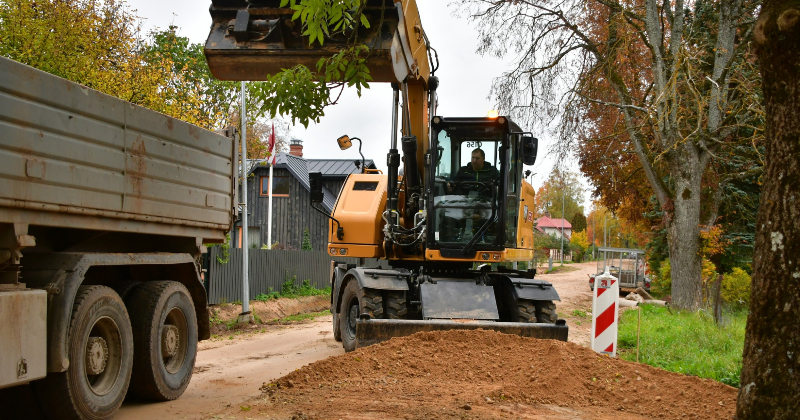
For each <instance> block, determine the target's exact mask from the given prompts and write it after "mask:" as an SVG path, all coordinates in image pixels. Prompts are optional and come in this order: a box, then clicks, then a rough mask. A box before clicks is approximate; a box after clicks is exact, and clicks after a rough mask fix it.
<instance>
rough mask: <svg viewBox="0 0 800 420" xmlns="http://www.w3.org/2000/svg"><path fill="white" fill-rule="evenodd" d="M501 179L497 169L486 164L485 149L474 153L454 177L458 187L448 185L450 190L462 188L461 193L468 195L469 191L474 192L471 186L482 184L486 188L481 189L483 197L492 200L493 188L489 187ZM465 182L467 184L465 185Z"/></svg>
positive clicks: (478, 149) (476, 150)
mask: <svg viewBox="0 0 800 420" xmlns="http://www.w3.org/2000/svg"><path fill="white" fill-rule="evenodd" d="M499 177H500V173H499V172H498V171H497V168H495V167H494V166H492V165H491V164H490V163H487V162H486V153H485V152H484V151H483V149H481V148H477V149H475V150H473V151H472V158H471V159H470V161H469V162H468V163H467V164H466V166H462V167H461V168H460V169H459V170H458V173H456V176H455V177H453V181H455V183H456V185H455V186H454V185H453V184H450V185H448V189H449V190H451V191H452V190H453V189H454V188H460V189H461V192H462V193H463V194H464V195H467V194H469V191H470V190H472V188H470V186H471V185H475V184H474V183H482V184H484V186H483V187H482V188H480V189H479V191H478V192H479V193H480V195H481V196H485V198H489V199H490V198H491V187H489V185H490V183H491V182H492V181H493V180H495V179H498V178H499ZM465 182H466V183H467V184H464V183H465Z"/></svg>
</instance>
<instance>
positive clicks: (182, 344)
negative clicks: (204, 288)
mask: <svg viewBox="0 0 800 420" xmlns="http://www.w3.org/2000/svg"><path fill="white" fill-rule="evenodd" d="M128 308H129V309H130V313H131V326H132V327H133V343H134V349H135V353H134V358H133V375H132V376H131V394H133V395H136V396H137V397H140V398H146V399H150V400H155V401H170V400H174V399H176V398H178V397H180V396H181V394H183V391H185V390H186V387H187V386H189V380H190V379H191V378H192V370H193V369H194V363H195V359H196V357H197V318H196V316H195V312H194V303H193V302H192V298H191V297H190V295H189V291H188V290H186V287H184V285H182V284H180V283H178V282H174V281H153V282H145V283H142V284H141V285H139V287H137V288H135V289H133V291H131V293H130V295H129V297H128Z"/></svg>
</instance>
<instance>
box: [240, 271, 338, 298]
mask: <svg viewBox="0 0 800 420" xmlns="http://www.w3.org/2000/svg"><path fill="white" fill-rule="evenodd" d="M296 282H297V276H293V277H292V278H289V277H288V276H287V277H286V278H285V281H284V282H283V284H282V285H281V291H280V292H276V291H273V290H272V288H271V287H270V288H269V290H268V291H267V293H259V294H258V295H257V296H256V297H255V300H258V301H261V302H269V301H270V300H273V299H278V298H288V299H297V298H300V297H304V296H327V295H330V294H331V288H330V287H325V288H323V289H318V288H317V287H316V286H314V285H313V284H311V281H310V280H303V283H302V284H300V285H299V286H298V285H297V284H296Z"/></svg>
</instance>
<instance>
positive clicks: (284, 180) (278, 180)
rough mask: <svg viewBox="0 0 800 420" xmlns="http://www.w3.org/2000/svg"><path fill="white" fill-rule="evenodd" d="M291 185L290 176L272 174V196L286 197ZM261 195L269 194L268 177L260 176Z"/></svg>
mask: <svg viewBox="0 0 800 420" xmlns="http://www.w3.org/2000/svg"><path fill="white" fill-rule="evenodd" d="M291 186H292V177H291V176H289V175H273V176H272V196H273V197H288V196H289V190H290V189H291ZM261 195H264V196H266V195H269V177H268V176H262V177H261Z"/></svg>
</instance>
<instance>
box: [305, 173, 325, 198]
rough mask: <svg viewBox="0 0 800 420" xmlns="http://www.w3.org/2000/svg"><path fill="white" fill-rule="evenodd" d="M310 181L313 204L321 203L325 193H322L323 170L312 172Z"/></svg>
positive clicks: (309, 175) (309, 177)
mask: <svg viewBox="0 0 800 420" xmlns="http://www.w3.org/2000/svg"><path fill="white" fill-rule="evenodd" d="M308 182H309V183H310V184H311V204H319V203H321V202H322V200H323V198H324V197H325V195H324V194H323V193H322V172H310V173H309V174H308Z"/></svg>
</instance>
